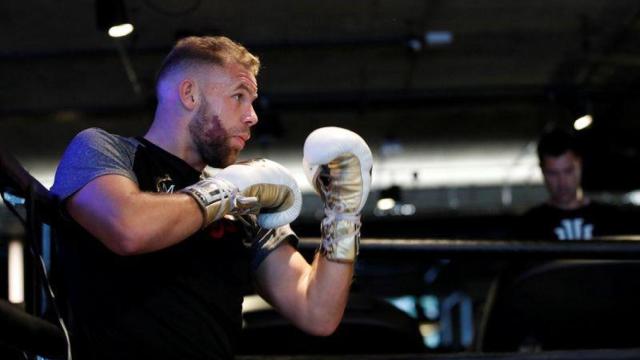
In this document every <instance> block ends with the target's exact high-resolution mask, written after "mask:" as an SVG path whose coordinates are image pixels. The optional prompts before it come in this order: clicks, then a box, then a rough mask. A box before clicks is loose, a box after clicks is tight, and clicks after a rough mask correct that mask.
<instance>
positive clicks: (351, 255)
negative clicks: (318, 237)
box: [319, 209, 361, 263]
mask: <svg viewBox="0 0 640 360" xmlns="http://www.w3.org/2000/svg"><path fill="white" fill-rule="evenodd" d="M325 215H326V216H325V218H324V219H323V220H322V224H321V232H322V242H321V244H320V249H319V251H320V253H321V254H322V255H324V256H325V257H326V258H327V259H328V260H331V261H336V262H343V263H353V262H355V260H356V257H357V255H358V251H359V247H360V226H361V222H360V215H359V214H356V215H354V214H343V213H336V212H334V211H331V210H327V209H325Z"/></svg>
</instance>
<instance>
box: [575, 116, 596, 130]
mask: <svg viewBox="0 0 640 360" xmlns="http://www.w3.org/2000/svg"><path fill="white" fill-rule="evenodd" d="M592 123H593V117H592V116H591V115H589V114H587V115H584V116H581V117H579V118H577V119H576V121H575V122H574V123H573V128H574V129H576V130H578V131H580V130H583V129H586V128H588V127H589V126H591V124H592Z"/></svg>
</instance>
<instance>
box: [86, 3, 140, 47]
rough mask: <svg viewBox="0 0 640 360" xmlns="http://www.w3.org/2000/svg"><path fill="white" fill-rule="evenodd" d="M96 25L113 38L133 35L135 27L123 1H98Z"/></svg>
mask: <svg viewBox="0 0 640 360" xmlns="http://www.w3.org/2000/svg"><path fill="white" fill-rule="evenodd" d="M95 4H96V8H95V9H96V25H97V27H98V30H100V31H105V32H107V33H108V34H109V36H111V37H114V38H116V37H122V36H127V35H129V34H131V32H132V31H133V25H132V23H131V21H129V17H128V16H127V8H126V7H125V5H124V2H123V0H96V3H95Z"/></svg>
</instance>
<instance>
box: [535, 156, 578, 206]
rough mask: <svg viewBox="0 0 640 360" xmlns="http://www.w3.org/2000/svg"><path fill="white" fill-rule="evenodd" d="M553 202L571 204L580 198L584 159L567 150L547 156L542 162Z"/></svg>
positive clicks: (546, 183) (561, 204) (543, 172)
mask: <svg viewBox="0 0 640 360" xmlns="http://www.w3.org/2000/svg"><path fill="white" fill-rule="evenodd" d="M540 166H541V168H542V174H543V175H544V182H545V185H546V186H547V190H548V191H549V196H550V198H551V202H552V203H553V204H555V205H559V206H570V205H571V203H572V202H575V201H576V200H578V190H579V189H580V182H581V180H582V159H580V157H579V156H577V155H576V154H574V153H573V151H567V152H565V153H564V154H561V155H559V156H548V155H547V156H545V157H544V158H543V160H542V164H540Z"/></svg>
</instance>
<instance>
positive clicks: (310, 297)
mask: <svg viewBox="0 0 640 360" xmlns="http://www.w3.org/2000/svg"><path fill="white" fill-rule="evenodd" d="M303 279H304V280H303V284H302V286H303V287H304V288H306V309H305V310H304V313H306V314H307V316H306V317H304V319H305V320H304V324H301V326H302V327H303V328H305V329H314V330H312V332H315V333H318V334H319V335H329V334H331V333H333V331H334V330H335V329H336V327H337V326H338V325H339V324H340V321H341V320H342V316H343V314H344V310H345V308H346V306H347V300H348V297H349V290H350V287H351V282H352V279H353V264H352V263H340V262H334V261H329V260H327V258H326V257H324V256H322V255H320V254H316V256H315V258H314V260H313V263H312V264H311V266H310V268H309V270H308V273H307V275H306V276H305V277H304V278H303Z"/></svg>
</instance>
